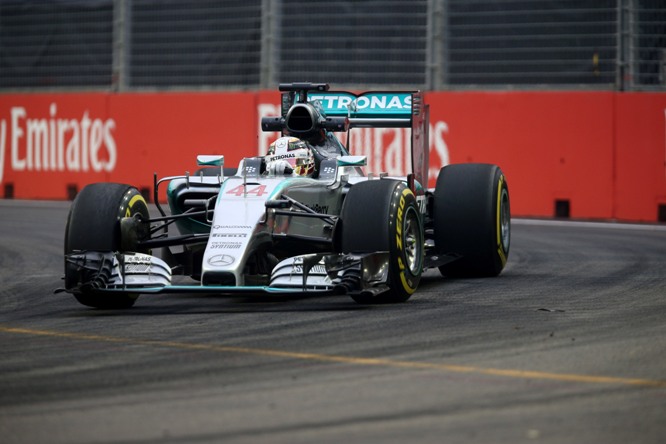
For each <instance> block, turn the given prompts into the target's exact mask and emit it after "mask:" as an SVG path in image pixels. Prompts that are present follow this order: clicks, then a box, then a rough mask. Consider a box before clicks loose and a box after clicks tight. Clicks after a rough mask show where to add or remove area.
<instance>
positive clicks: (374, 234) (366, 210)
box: [340, 179, 424, 304]
mask: <svg viewBox="0 0 666 444" xmlns="http://www.w3.org/2000/svg"><path fill="white" fill-rule="evenodd" d="M340 220H341V222H342V240H341V249H342V251H343V252H345V253H373V252H378V251H388V252H389V264H388V265H389V268H388V286H389V287H390V290H389V291H387V292H384V293H380V294H377V295H374V296H372V295H367V294H354V295H353V296H352V297H353V298H354V300H355V301H356V302H358V303H361V304H378V303H396V302H404V301H406V300H407V299H409V298H410V296H411V295H412V294H413V293H414V291H416V288H417V286H418V284H419V281H420V280H421V272H422V270H423V261H424V240H423V239H424V238H423V224H422V222H421V217H420V212H419V209H418V206H417V203H416V198H415V196H414V193H412V191H411V190H410V189H409V188H407V186H406V185H405V184H404V183H403V182H400V181H397V180H388V179H381V180H370V181H367V182H360V183H358V184H356V185H354V186H353V187H352V188H351V189H350V190H349V193H348V194H347V196H346V197H345V200H344V203H343V205H342V211H341V212H340Z"/></svg>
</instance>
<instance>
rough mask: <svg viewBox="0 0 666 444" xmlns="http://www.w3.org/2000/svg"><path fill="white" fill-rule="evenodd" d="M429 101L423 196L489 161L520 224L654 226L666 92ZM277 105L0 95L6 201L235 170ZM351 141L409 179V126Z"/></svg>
mask: <svg viewBox="0 0 666 444" xmlns="http://www.w3.org/2000/svg"><path fill="white" fill-rule="evenodd" d="M426 101H427V102H428V103H430V105H431V143H430V147H431V155H430V158H431V176H430V186H434V180H435V176H436V173H437V171H438V170H439V168H440V167H441V166H442V165H444V164H447V163H449V162H450V163H458V162H472V161H473V162H490V163H497V164H498V165H500V166H501V167H502V168H503V169H504V171H505V173H506V175H507V178H508V180H509V186H510V188H511V193H512V194H511V197H512V212H513V213H514V214H515V215H523V216H546V217H550V216H553V215H554V211H555V201H558V200H559V201H562V202H567V203H568V204H569V208H570V216H571V217H574V218H594V219H621V220H635V221H657V220H658V209H659V206H660V205H662V206H663V205H666V127H665V124H664V122H665V121H666V94H657V93H636V94H631V93H613V92H501V93H500V92H498V93H489V92H483V93H482V92H437V93H429V94H427V96H426ZM278 103H279V95H278V93H276V92H273V91H270V92H268V91H267V92H259V93H250V92H247V93H165V94H142V93H136V94H108V93H87V94H78V93H76V94H74V93H72V94H16V95H14V94H7V95H0V181H1V182H2V186H3V190H2V191H3V192H4V195H5V196H9V195H11V196H13V197H16V198H45V199H65V198H67V196H68V186H69V187H70V188H72V189H73V188H75V187H76V188H78V189H80V188H81V187H83V186H84V185H85V184H87V183H90V182H98V181H114V182H126V183H130V184H133V185H135V186H137V187H139V188H152V174H153V172H157V173H158V175H159V176H160V177H161V176H168V175H176V174H182V173H184V171H186V170H189V171H190V172H194V171H195V170H196V169H197V166H196V163H195V157H196V155H197V154H224V155H225V163H226V165H227V166H230V165H231V166H233V165H235V164H237V163H238V161H239V160H240V159H241V158H242V157H244V156H253V155H256V154H257V153H258V152H263V150H265V147H266V146H267V145H268V143H269V142H270V140H271V139H272V138H273V137H275V135H274V134H262V133H261V132H260V130H259V117H260V116H262V115H275V114H277V113H279V108H278ZM351 137H352V138H351V141H350V142H351V146H352V151H353V152H354V153H356V154H367V155H368V156H369V157H370V161H369V166H368V169H369V170H371V171H388V172H389V173H391V174H404V172H405V171H407V170H408V168H409V156H408V135H407V134H406V132H405V131H404V130H399V129H388V130H354V131H353V132H352V136H351ZM71 191H72V190H71V189H70V193H71ZM662 211H663V212H664V213H666V209H662ZM663 217H666V215H664V216H663Z"/></svg>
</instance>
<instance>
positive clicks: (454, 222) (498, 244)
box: [433, 164, 511, 277]
mask: <svg viewBox="0 0 666 444" xmlns="http://www.w3.org/2000/svg"><path fill="white" fill-rule="evenodd" d="M433 215H434V236H435V247H436V249H437V251H438V252H439V253H441V254H454V255H459V256H460V259H458V260H456V261H453V262H450V263H448V264H445V265H443V266H441V267H439V270H440V272H441V273H442V274H443V275H445V276H453V277H490V276H497V275H498V274H500V273H501V272H502V270H503V269H504V266H505V265H506V261H507V259H508V257H509V246H510V242H511V210H510V206H509V187H508V185H507V182H506V178H505V177H504V174H503V173H502V170H500V168H499V167H498V166H496V165H488V164H458V165H448V166H445V167H444V168H442V169H441V170H440V172H439V177H438V178H437V185H436V188H435V196H434V202H433Z"/></svg>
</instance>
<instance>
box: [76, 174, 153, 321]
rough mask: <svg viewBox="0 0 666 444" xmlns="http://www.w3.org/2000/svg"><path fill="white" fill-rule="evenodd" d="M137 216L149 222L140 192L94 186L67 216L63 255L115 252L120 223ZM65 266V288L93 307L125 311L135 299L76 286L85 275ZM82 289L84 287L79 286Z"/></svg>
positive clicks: (113, 185) (83, 192)
mask: <svg viewBox="0 0 666 444" xmlns="http://www.w3.org/2000/svg"><path fill="white" fill-rule="evenodd" d="M136 214H140V215H141V216H142V217H143V218H144V220H148V219H149V213H148V205H147V204H146V201H145V199H144V198H143V197H142V196H141V193H139V191H138V190H137V189H136V188H134V187H131V186H129V185H122V184H117V183H95V184H91V185H87V186H86V187H85V188H83V189H82V190H81V192H80V193H79V194H78V195H77V196H76V198H75V199H74V202H73V203H72V207H71V209H70V211H69V215H68V217H67V226H66V228H65V255H67V254H70V253H73V252H75V251H77V250H78V251H99V252H110V251H113V252H116V251H120V250H121V234H120V220H121V219H122V218H123V217H131V216H134V215H136ZM81 273H85V271H81V270H80V269H77V268H76V267H73V266H71V264H70V265H68V264H67V262H66V263H65V288H67V289H68V290H70V289H76V290H75V291H74V297H75V298H76V299H77V300H78V301H79V302H80V303H81V304H83V305H87V306H90V307H95V308H106V309H116V308H129V307H131V306H132V305H134V302H136V299H137V297H138V295H137V294H134V293H113V294H110V293H106V294H103V293H99V292H96V291H94V290H86V289H82V288H81V286H79V285H78V284H79V283H81V282H85V280H86V279H87V276H84V275H81ZM83 288H85V286H83Z"/></svg>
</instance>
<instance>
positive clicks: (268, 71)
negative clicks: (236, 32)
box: [259, 0, 282, 89]
mask: <svg viewBox="0 0 666 444" xmlns="http://www.w3.org/2000/svg"><path fill="white" fill-rule="evenodd" d="M261 11H262V14H261V54H260V61H259V64H260V70H261V73H260V76H259V77H260V78H259V85H260V87H261V88H263V89H273V88H274V87H275V86H276V84H277V77H278V73H279V68H280V34H281V32H280V16H281V13H282V1H281V0H262V1H261Z"/></svg>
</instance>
